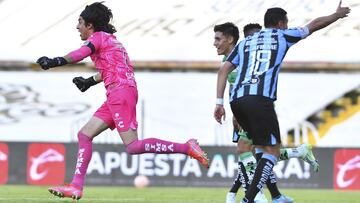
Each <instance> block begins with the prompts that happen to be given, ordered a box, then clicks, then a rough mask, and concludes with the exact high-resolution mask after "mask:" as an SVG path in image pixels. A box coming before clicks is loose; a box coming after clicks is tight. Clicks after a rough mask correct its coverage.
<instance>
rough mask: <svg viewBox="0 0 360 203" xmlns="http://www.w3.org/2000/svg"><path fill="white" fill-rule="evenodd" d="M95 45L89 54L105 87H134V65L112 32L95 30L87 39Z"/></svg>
mask: <svg viewBox="0 0 360 203" xmlns="http://www.w3.org/2000/svg"><path fill="white" fill-rule="evenodd" d="M86 41H87V42H86V43H89V42H91V44H93V45H94V47H95V52H94V53H93V54H91V55H90V57H91V60H92V61H93V62H94V63H95V66H96V68H97V69H98V71H99V72H100V74H101V78H102V79H103V81H104V84H105V88H106V89H107V90H109V87H111V88H113V87H121V86H133V87H136V81H135V77H134V67H133V65H132V63H131V61H130V59H129V56H128V53H127V52H126V49H125V47H123V45H122V44H121V43H120V42H119V41H118V40H117V39H116V37H115V36H114V35H112V34H109V33H106V32H95V33H93V34H92V35H91V36H90V37H89V38H88V39H87V40H86Z"/></svg>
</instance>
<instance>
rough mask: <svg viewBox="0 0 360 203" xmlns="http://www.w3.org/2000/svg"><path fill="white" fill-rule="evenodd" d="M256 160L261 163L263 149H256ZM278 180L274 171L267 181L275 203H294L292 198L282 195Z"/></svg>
mask: <svg viewBox="0 0 360 203" xmlns="http://www.w3.org/2000/svg"><path fill="white" fill-rule="evenodd" d="M255 154H256V155H255V156H256V160H257V161H259V160H260V159H261V157H262V155H263V154H264V151H263V150H261V149H255ZM276 183H277V179H276V175H275V173H274V171H272V172H271V174H270V176H269V179H268V180H267V181H266V187H267V188H268V190H269V191H270V194H271V198H272V200H273V203H292V202H293V201H294V200H293V199H292V198H290V197H287V196H285V195H282V194H281V193H280V191H279V188H278V187H277V184H276Z"/></svg>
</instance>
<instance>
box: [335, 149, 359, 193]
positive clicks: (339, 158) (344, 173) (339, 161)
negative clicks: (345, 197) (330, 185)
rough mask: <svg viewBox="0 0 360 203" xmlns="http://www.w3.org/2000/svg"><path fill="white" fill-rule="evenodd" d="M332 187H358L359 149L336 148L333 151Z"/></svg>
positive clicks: (344, 188) (348, 188)
mask: <svg viewBox="0 0 360 203" xmlns="http://www.w3.org/2000/svg"><path fill="white" fill-rule="evenodd" d="M334 188H335V189H339V190H359V189H360V150H356V149H338V150H336V151H335V158H334Z"/></svg>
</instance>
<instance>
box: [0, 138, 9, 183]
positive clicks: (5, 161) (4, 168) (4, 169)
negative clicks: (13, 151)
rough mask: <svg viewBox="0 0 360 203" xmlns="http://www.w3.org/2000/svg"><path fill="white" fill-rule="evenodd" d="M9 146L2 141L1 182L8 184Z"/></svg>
mask: <svg viewBox="0 0 360 203" xmlns="http://www.w3.org/2000/svg"><path fill="white" fill-rule="evenodd" d="M8 172H9V148H8V146H7V144H5V143H0V184H6V183H7V181H8V177H9V174H8Z"/></svg>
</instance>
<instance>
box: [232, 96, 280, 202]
mask: <svg viewBox="0 0 360 203" xmlns="http://www.w3.org/2000/svg"><path fill="white" fill-rule="evenodd" d="M231 109H232V111H233V113H234V115H235V116H236V119H237V120H238V121H239V124H240V125H241V126H243V127H244V129H245V130H246V131H247V132H248V133H249V136H250V137H251V139H252V141H253V144H254V145H255V147H256V148H261V149H262V150H263V151H264V154H263V155H262V157H261V159H260V160H259V162H258V163H257V167H256V170H255V174H254V177H253V180H252V182H251V184H250V186H249V188H248V190H247V191H246V194H245V197H244V199H243V200H242V202H253V201H254V198H255V196H256V194H257V193H258V192H259V191H260V190H262V189H263V187H264V184H265V183H266V181H267V179H268V178H269V176H270V174H271V172H272V168H273V167H274V165H275V164H276V163H277V159H278V157H279V155H280V144H281V139H280V129H279V124H278V121H277V116H276V113H275V109H274V107H273V101H272V100H270V99H268V98H265V97H259V96H244V97H241V98H239V99H237V100H235V101H233V102H231ZM242 119H243V120H244V119H245V121H246V122H245V123H244V122H241V121H242ZM243 123H244V124H245V125H243Z"/></svg>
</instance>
